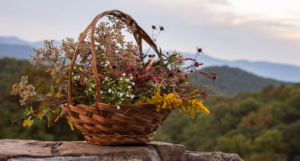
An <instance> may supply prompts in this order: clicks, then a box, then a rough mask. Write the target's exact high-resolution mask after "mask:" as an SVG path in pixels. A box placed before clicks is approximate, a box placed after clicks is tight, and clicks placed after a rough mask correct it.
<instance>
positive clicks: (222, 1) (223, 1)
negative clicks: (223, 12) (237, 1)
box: [209, 0, 231, 5]
mask: <svg viewBox="0 0 300 161" xmlns="http://www.w3.org/2000/svg"><path fill="white" fill-rule="evenodd" d="M209 2H210V3H216V4H220V5H230V4H231V3H230V2H229V1H227V0H209Z"/></svg>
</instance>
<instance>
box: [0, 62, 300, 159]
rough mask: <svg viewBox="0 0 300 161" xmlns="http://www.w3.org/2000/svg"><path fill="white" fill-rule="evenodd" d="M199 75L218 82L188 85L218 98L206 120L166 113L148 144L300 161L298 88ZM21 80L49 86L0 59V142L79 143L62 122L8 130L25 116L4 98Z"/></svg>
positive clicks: (240, 75)
mask: <svg viewBox="0 0 300 161" xmlns="http://www.w3.org/2000/svg"><path fill="white" fill-rule="evenodd" d="M202 71H206V72H208V73H210V72H212V71H214V72H216V73H217V76H218V79H217V80H216V81H215V82H211V81H210V80H209V79H207V78H205V76H202V75H199V74H197V75H195V74H193V73H192V74H191V78H192V80H191V81H190V82H191V83H193V84H197V85H210V86H213V87H214V89H215V90H214V91H213V92H211V94H222V95H223V97H219V98H208V99H205V100H203V103H204V105H205V106H206V107H207V108H208V109H209V110H210V112H211V113H210V114H209V115H206V114H204V113H198V114H197V115H196V117H195V119H191V118H190V117H189V116H188V115H187V114H186V113H182V114H178V112H177V111H174V112H172V113H171V115H170V116H169V117H168V119H167V120H166V121H165V122H164V124H163V126H162V127H160V128H159V129H158V130H157V133H156V135H155V137H154V139H153V140H154V141H164V142H170V143H174V144H183V145H185V146H186V149H187V150H193V151H201V152H208V151H222V152H226V153H237V154H239V155H240V156H241V157H242V158H243V159H244V160H249V161H300V153H299V152H300V84H290V83H282V82H278V81H275V80H271V79H264V78H261V77H257V76H255V75H253V74H250V73H247V72H244V71H242V70H240V69H237V68H229V67H226V66H224V67H210V68H205V69H203V70H202ZM23 75H27V76H28V77H29V83H31V84H33V85H34V86H35V87H38V86H40V85H41V84H43V83H44V82H48V85H50V84H51V81H52V78H51V76H50V75H49V74H48V73H45V69H43V67H40V69H36V68H35V67H33V66H32V65H31V64H30V63H29V62H28V61H27V60H16V59H14V58H2V59H0V76H1V79H0V139H26V140H27V139H28V140H29V139H33V140H47V141H62V140H65V141H71V140H74V141H75V140H84V138H83V136H82V135H81V133H80V131H79V130H77V129H75V131H74V132H73V131H72V130H71V129H70V127H69V125H68V123H67V120H66V119H65V118H60V119H59V120H58V122H57V123H56V124H55V125H54V126H52V127H47V123H46V120H42V121H40V120H35V123H34V124H33V125H32V126H31V127H30V128H27V127H26V128H24V127H23V126H22V121H19V122H17V123H14V124H11V122H12V121H13V120H16V119H18V118H20V117H22V116H23V113H24V112H25V108H24V107H21V106H20V103H19V101H18V100H19V97H18V96H11V95H10V91H11V87H12V85H13V84H15V83H18V82H19V81H20V80H21V76H23ZM47 90H48V91H49V86H48V87H47ZM48 91H47V92H48ZM37 108H38V104H36V105H35V106H34V109H37Z"/></svg>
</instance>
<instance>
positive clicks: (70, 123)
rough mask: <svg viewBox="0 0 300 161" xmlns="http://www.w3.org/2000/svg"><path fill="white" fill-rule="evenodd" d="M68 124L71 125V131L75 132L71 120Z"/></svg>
mask: <svg viewBox="0 0 300 161" xmlns="http://www.w3.org/2000/svg"><path fill="white" fill-rule="evenodd" d="M68 123H69V125H70V128H71V130H72V131H74V127H73V122H72V121H70V120H68Z"/></svg>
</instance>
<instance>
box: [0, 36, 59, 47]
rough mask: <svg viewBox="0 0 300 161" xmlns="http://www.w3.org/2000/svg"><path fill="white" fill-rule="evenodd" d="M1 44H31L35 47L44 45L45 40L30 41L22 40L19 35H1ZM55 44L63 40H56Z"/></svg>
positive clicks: (57, 44)
mask: <svg viewBox="0 0 300 161" xmlns="http://www.w3.org/2000/svg"><path fill="white" fill-rule="evenodd" d="M49 41H50V40H49ZM0 44H5V45H27V46H31V47H34V48H40V47H42V46H43V45H44V41H37V42H28V41H24V40H21V39H19V38H17V37H14V36H12V37H3V36H0ZM53 45H54V46H60V45H61V42H60V41H57V40H54V41H53Z"/></svg>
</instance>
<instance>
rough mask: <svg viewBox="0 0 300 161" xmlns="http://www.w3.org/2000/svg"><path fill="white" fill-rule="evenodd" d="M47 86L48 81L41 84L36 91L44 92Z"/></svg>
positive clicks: (38, 92)
mask: <svg viewBox="0 0 300 161" xmlns="http://www.w3.org/2000/svg"><path fill="white" fill-rule="evenodd" d="M45 87H46V83H44V84H43V85H41V86H40V87H39V88H38V89H37V90H36V93H37V94H42V93H43V92H44V90H45Z"/></svg>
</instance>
